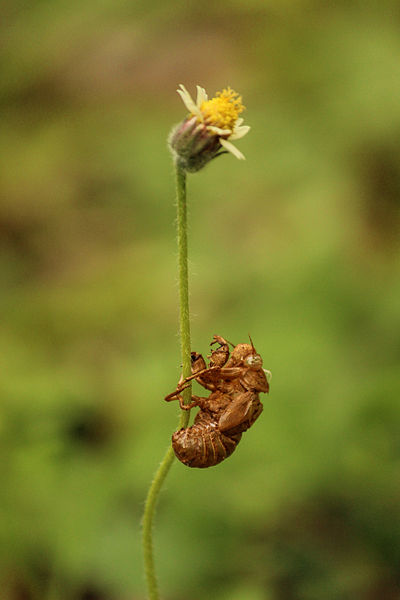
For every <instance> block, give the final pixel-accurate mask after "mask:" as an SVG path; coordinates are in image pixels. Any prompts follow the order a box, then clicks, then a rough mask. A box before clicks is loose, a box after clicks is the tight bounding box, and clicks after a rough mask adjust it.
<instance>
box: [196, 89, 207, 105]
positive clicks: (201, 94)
mask: <svg viewBox="0 0 400 600" xmlns="http://www.w3.org/2000/svg"><path fill="white" fill-rule="evenodd" d="M196 87H197V102H196V104H197V106H198V108H200V106H201V105H202V104H203V102H207V100H208V96H207V92H206V90H205V89H204V88H202V87H200V86H199V85H198V86H196Z"/></svg>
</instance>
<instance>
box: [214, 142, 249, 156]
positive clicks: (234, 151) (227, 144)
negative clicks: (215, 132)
mask: <svg viewBox="0 0 400 600" xmlns="http://www.w3.org/2000/svg"><path fill="white" fill-rule="evenodd" d="M219 142H220V144H221V145H222V146H223V147H224V148H225V150H228V152H231V153H232V154H233V156H236V158H238V159H239V160H244V159H245V157H244V155H243V154H242V153H241V152H240V150H238V149H237V148H236V146H234V145H233V144H231V143H230V142H228V140H224V138H221V139H220V140H219Z"/></svg>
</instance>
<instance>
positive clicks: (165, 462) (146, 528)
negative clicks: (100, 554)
mask: <svg viewBox="0 0 400 600" xmlns="http://www.w3.org/2000/svg"><path fill="white" fill-rule="evenodd" d="M175 168H176V198H177V225H178V226H177V234H178V256H179V259H178V265H179V266H178V268H179V306H180V313H179V325H180V327H179V328H180V338H181V357H182V375H183V377H188V376H189V375H191V361H190V349H191V347H190V321H189V283H188V243H187V207H186V172H185V170H184V169H182V167H180V166H179V164H178V162H176V163H175ZM191 393H192V391H191V387H188V388H187V389H185V390H184V391H183V393H182V396H183V400H184V402H185V404H188V403H189V402H190V399H191ZM189 413H190V411H189V410H181V411H180V418H179V429H180V428H181V427H187V424H188V422H189ZM174 458H175V455H174V451H173V449H172V446H170V447H169V448H168V450H167V452H166V454H165V456H164V458H163V459H162V461H161V464H160V466H159V467H158V470H157V472H156V474H155V476H154V479H153V481H152V483H151V485H150V489H149V491H148V494H147V498H146V502H145V508H144V514H143V557H144V570H145V576H146V583H147V594H148V599H149V600H159V598H160V596H159V592H158V585H157V578H156V572H155V565H154V552H153V520H154V514H155V509H156V505H157V500H158V496H159V494H160V490H161V487H162V484H163V483H164V479H165V478H166V476H167V474H168V471H169V470H170V468H171V465H172V463H173V461H174Z"/></svg>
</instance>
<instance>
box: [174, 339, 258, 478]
mask: <svg viewBox="0 0 400 600" xmlns="http://www.w3.org/2000/svg"><path fill="white" fill-rule="evenodd" d="M250 341H251V340H250ZM214 344H218V347H217V348H216V349H215V350H213V351H212V353H211V355H210V356H209V357H208V358H209V365H208V366H207V364H206V361H205V360H204V359H203V357H202V355H201V354H198V353H197V352H192V375H191V376H190V377H186V378H185V379H181V380H180V381H179V383H178V386H177V388H176V390H175V391H174V392H172V394H169V395H168V396H166V398H165V400H167V401H170V400H173V399H179V403H180V406H181V408H182V409H184V410H189V409H190V408H193V407H195V406H198V407H199V408H200V410H199V412H198V413H197V415H196V417H195V420H194V423H193V425H192V426H191V427H186V428H183V429H180V430H178V431H176V432H175V433H174V434H173V436H172V446H173V449H174V452H175V454H176V456H177V458H178V459H179V460H180V461H181V462H182V463H184V464H185V465H187V466H189V467H197V468H205V467H212V466H214V465H217V464H218V463H220V462H222V461H223V460H224V459H225V458H227V457H228V456H230V455H231V454H232V452H233V451H234V450H235V448H236V446H237V445H238V443H239V441H240V439H241V437H242V433H243V432H244V431H247V429H249V428H250V427H251V426H252V425H253V424H254V423H255V421H256V420H257V419H258V417H259V416H260V414H261V412H262V410H263V405H262V403H261V402H260V399H259V392H265V393H267V392H268V391H269V384H268V381H267V378H266V375H265V370H264V369H263V368H262V358H261V356H260V355H259V354H257V352H256V349H255V348H254V345H253V343H252V342H251V344H238V345H237V346H234V348H233V350H232V352H231V353H230V352H229V345H228V344H229V342H227V341H226V340H225V339H224V338H222V337H221V336H217V335H215V336H214V338H213V341H212V342H211V345H214ZM231 345H232V346H233V344H231ZM268 373H269V372H268ZM192 379H195V380H196V381H197V382H198V383H200V385H202V386H203V387H204V388H205V389H207V390H209V391H211V394H210V395H209V396H207V397H199V396H195V395H192V401H191V403H190V404H189V405H187V406H185V405H184V404H183V400H182V396H181V392H182V391H183V389H185V387H187V386H188V385H189V382H190V381H191V380H192Z"/></svg>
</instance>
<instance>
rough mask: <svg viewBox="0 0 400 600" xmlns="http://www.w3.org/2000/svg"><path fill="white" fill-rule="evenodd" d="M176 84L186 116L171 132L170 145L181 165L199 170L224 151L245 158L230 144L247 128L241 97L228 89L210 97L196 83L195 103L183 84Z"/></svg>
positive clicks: (244, 133)
mask: <svg viewBox="0 0 400 600" xmlns="http://www.w3.org/2000/svg"><path fill="white" fill-rule="evenodd" d="M179 87H180V89H178V90H177V92H178V94H179V95H180V97H181V98H182V100H183V103H184V104H185V106H186V108H187V109H188V111H189V116H188V117H187V118H186V119H185V120H184V121H183V122H182V123H180V124H179V125H178V126H177V127H176V128H175V129H174V130H173V131H172V134H171V136H170V145H171V148H172V151H173V152H174V153H175V155H176V156H177V157H178V160H179V161H180V163H181V165H182V166H183V167H184V168H185V169H186V170H187V171H198V170H199V169H201V168H202V167H203V166H204V165H205V164H206V163H207V162H209V161H210V160H212V159H213V158H215V157H217V156H220V155H221V154H223V153H225V152H231V153H232V154H233V155H234V156H236V158H238V159H244V156H243V154H242V153H241V152H240V150H238V149H237V148H236V146H234V145H233V144H232V141H233V140H238V139H240V138H241V137H243V136H245V135H246V133H247V132H248V131H249V129H250V127H249V126H248V125H242V123H243V119H242V118H239V115H240V114H241V113H242V112H243V111H244V108H245V107H244V106H243V104H242V98H241V96H239V94H237V93H236V92H234V91H233V90H232V89H231V88H227V89H224V90H223V91H222V92H218V93H217V94H216V95H215V97H214V98H211V100H209V99H208V96H207V93H206V91H205V89H204V88H202V87H200V86H199V85H198V86H197V100H196V102H194V101H193V100H192V97H191V95H190V94H189V92H188V91H187V89H186V88H185V87H184V86H183V85H182V84H181V85H180V86H179Z"/></svg>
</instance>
